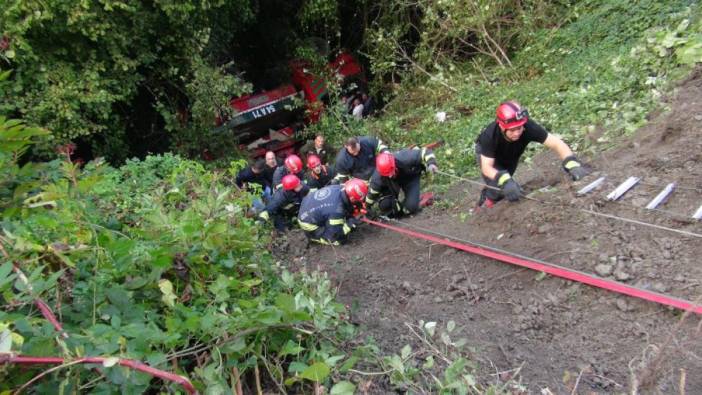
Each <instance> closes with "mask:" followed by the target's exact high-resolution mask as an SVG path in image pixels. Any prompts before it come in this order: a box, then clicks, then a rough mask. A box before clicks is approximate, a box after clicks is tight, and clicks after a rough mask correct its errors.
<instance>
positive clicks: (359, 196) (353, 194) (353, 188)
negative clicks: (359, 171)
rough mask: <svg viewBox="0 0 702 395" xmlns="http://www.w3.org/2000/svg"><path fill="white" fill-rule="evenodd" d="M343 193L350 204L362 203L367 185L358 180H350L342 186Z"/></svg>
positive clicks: (366, 192)
mask: <svg viewBox="0 0 702 395" xmlns="http://www.w3.org/2000/svg"><path fill="white" fill-rule="evenodd" d="M344 192H346V196H348V197H349V200H350V201H351V203H357V202H362V201H363V199H365V198H366V195H367V194H368V185H366V182H365V181H363V180H361V179H360V178H352V179H350V180H348V181H346V184H344Z"/></svg>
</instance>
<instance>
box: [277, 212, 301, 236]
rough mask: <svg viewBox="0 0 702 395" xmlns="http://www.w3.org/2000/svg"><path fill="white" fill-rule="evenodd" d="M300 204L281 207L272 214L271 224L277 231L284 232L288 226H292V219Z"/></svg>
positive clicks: (295, 215)
mask: <svg viewBox="0 0 702 395" xmlns="http://www.w3.org/2000/svg"><path fill="white" fill-rule="evenodd" d="M299 209H300V206H295V207H292V208H290V209H283V210H281V211H280V212H279V213H277V214H274V215H272V217H273V218H272V219H273V226H274V227H275V229H276V230H278V231H279V232H285V231H286V230H288V229H289V228H292V223H293V221H292V219H293V218H295V217H297V212H298V210H299Z"/></svg>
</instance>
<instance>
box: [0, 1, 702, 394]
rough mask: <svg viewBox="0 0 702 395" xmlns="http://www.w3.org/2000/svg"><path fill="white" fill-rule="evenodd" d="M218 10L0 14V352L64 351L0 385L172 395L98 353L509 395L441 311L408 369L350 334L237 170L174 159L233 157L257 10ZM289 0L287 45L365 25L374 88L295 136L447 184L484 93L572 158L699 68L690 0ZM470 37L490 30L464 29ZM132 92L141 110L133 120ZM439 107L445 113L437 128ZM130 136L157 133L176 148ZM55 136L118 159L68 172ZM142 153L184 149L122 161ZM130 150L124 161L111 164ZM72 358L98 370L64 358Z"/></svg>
mask: <svg viewBox="0 0 702 395" xmlns="http://www.w3.org/2000/svg"><path fill="white" fill-rule="evenodd" d="M64 3H65V4H64ZM73 3H75V4H73ZM215 3H216V4H210V3H209V2H204V3H200V2H180V3H179V5H176V4H171V3H168V2H166V3H163V2H157V3H156V4H155V5H154V4H151V3H149V4H148V5H147V4H146V3H142V2H138V1H129V2H109V1H108V2H94V3H90V2H88V3H86V2H62V3H61V5H57V4H55V3H54V2H48V4H44V5H43V6H40V5H37V4H34V2H23V1H9V2H7V4H6V6H5V7H4V9H3V11H2V13H1V14H0V15H2V16H3V18H2V21H1V22H0V28H1V29H3V35H4V36H3V37H4V38H3V41H2V43H4V44H2V46H0V65H1V66H2V70H3V72H2V74H1V75H0V97H2V103H0V166H1V167H0V169H1V170H0V207H1V209H2V232H1V234H0V247H1V248H0V254H1V260H0V295H1V296H0V300H1V301H2V306H3V307H2V309H1V311H0V358H9V357H12V356H16V355H20V354H21V355H24V356H35V357H61V358H64V361H65V363H63V364H60V365H58V368H56V369H54V370H51V371H49V370H48V369H49V367H48V366H43V365H32V366H29V367H27V366H19V365H12V364H10V365H6V366H4V367H3V369H2V371H0V391H10V390H16V389H18V388H22V386H24V385H26V386H29V389H28V392H30V391H34V392H35V393H50V392H51V393H53V392H56V391H57V389H58V390H60V391H61V392H62V393H85V392H95V393H115V392H122V393H143V392H159V391H161V392H177V391H180V392H182V391H183V389H182V388H181V387H180V386H179V385H178V384H176V383H171V382H166V381H161V380H157V379H154V378H153V377H152V376H150V375H148V374H145V373H139V372H135V371H133V370H130V369H128V368H126V367H122V366H119V365H117V364H116V362H117V361H116V360H114V359H109V358H113V357H114V358H125V359H132V360H138V361H141V362H144V363H146V364H148V365H150V366H153V367H155V368H158V369H161V370H164V371H169V372H173V373H177V374H181V375H183V376H187V377H188V378H189V379H190V380H191V381H192V382H193V383H194V385H195V387H196V388H197V389H198V390H200V391H202V392H203V393H212V394H218V393H232V391H235V389H236V387H237V385H241V386H243V387H244V388H245V392H246V393H254V392H255V391H259V392H260V391H262V390H261V387H262V388H263V389H265V390H269V391H273V392H276V391H277V392H280V393H284V392H291V393H295V392H299V393H312V392H313V391H314V392H315V393H325V391H328V392H329V393H332V394H351V393H354V391H365V390H364V387H363V386H364V383H366V378H367V377H369V376H371V377H376V376H378V377H382V379H383V380H385V381H386V382H387V383H389V384H388V385H389V386H391V387H392V388H395V389H397V390H400V391H407V390H409V391H414V392H419V393H421V392H432V393H447V394H448V393H469V392H472V393H486V392H490V391H493V392H492V393H500V392H507V391H518V390H519V389H520V388H521V387H520V386H519V385H518V383H514V382H510V381H509V380H505V382H504V383H499V385H497V384H495V383H494V382H490V383H487V382H481V381H480V380H478V379H477V378H476V377H475V376H474V372H475V366H474V364H473V362H471V361H469V360H468V359H467V358H466V355H465V354H464V353H463V352H462V351H461V348H462V347H464V346H466V345H465V344H462V342H460V341H456V342H450V341H448V342H447V341H446V340H445V339H448V338H449V336H450V334H451V331H452V330H453V327H455V324H452V323H451V322H449V323H448V324H447V325H445V326H443V327H441V328H437V324H436V323H434V322H429V323H422V325H421V327H420V328H418V329H417V330H418V331H421V333H422V337H423V339H424V340H425V341H426V342H427V344H432V345H433V344H434V342H435V343H436V345H434V346H431V347H428V349H429V350H430V351H427V352H428V354H427V355H428V356H427V357H426V358H425V363H424V364H422V365H418V366H415V365H411V364H409V363H408V362H407V361H408V360H410V359H412V358H409V357H410V356H411V354H412V353H413V352H414V351H413V350H411V349H406V348H405V349H402V350H381V349H379V348H378V347H377V346H375V345H374V343H373V341H372V339H359V338H358V337H357V335H356V328H355V327H354V326H353V325H352V324H351V323H349V322H348V321H347V320H346V318H347V316H348V311H347V307H346V306H343V305H341V304H339V303H337V302H336V301H335V288H334V286H333V284H332V282H331V281H330V279H329V278H327V275H326V274H325V273H320V272H297V273H291V272H290V271H289V270H287V267H288V263H287V262H279V261H276V260H275V259H274V258H273V257H272V255H271V253H270V250H271V244H272V243H274V242H275V240H273V239H271V237H270V236H269V231H270V229H268V228H266V227H262V226H259V225H256V224H255V223H254V222H253V220H252V219H250V218H246V217H245V215H244V213H245V212H246V208H247V207H248V206H250V204H251V202H252V199H253V198H254V196H253V195H252V194H250V193H248V192H245V191H242V190H239V189H237V188H236V187H235V186H234V185H233V183H232V178H233V176H234V175H235V173H236V171H237V170H239V169H241V168H242V167H243V166H244V165H245V164H244V162H243V161H235V160H232V161H231V162H230V160H229V159H231V158H226V159H222V160H221V161H219V162H218V163H217V165H222V164H223V163H224V165H222V166H219V168H218V169H217V170H212V169H211V168H209V167H206V166H205V165H203V164H201V163H198V162H196V161H193V160H190V159H187V158H186V157H185V155H187V154H189V153H197V152H200V150H201V149H203V148H207V147H215V148H216V149H217V150H218V152H225V151H226V150H227V149H230V145H226V144H223V143H221V142H220V141H219V140H217V139H213V138H210V136H209V135H208V134H207V133H206V132H204V130H207V128H208V126H205V125H209V122H210V118H209V117H210V116H211V115H212V114H214V113H215V111H216V110H222V109H223V108H224V107H223V106H226V101H227V100H228V98H229V97H230V96H234V95H237V94H240V93H242V92H246V91H249V90H250V89H251V86H250V85H248V83H247V82H246V81H245V76H244V77H243V78H242V77H241V75H240V74H237V73H236V72H231V71H228V70H230V69H228V68H227V66H226V65H227V64H228V63H227V62H225V61H223V59H225V60H226V59H227V56H225V55H226V53H227V46H226V45H225V42H226V43H230V42H231V41H232V40H235V38H234V36H235V33H236V32H238V31H240V30H246V29H247V28H249V27H251V26H253V25H255V24H256V18H263V16H262V15H263V14H262V13H261V10H258V9H256V8H255V7H254V6H252V5H251V4H249V3H247V2H244V1H239V2H221V3H218V2H215ZM302 3H303V4H302V6H301V7H302V8H301V9H302V11H300V12H299V13H298V14H296V18H299V23H298V25H296V26H297V27H296V29H298V30H297V31H296V39H298V38H301V37H303V35H304V33H305V32H307V33H309V34H310V35H312V34H318V33H320V32H322V33H324V34H323V35H326V37H336V33H337V32H340V31H341V30H343V29H342V27H343V26H342V25H343V21H340V19H339V17H338V15H339V14H340V13H341V12H342V10H343V9H344V8H345V7H349V6H364V7H365V8H363V7H361V8H363V9H364V12H366V13H367V16H369V17H375V19H373V20H374V22H373V23H368V24H367V26H365V27H366V29H367V30H366V36H365V39H364V41H363V42H362V43H361V44H359V47H360V48H361V49H362V51H363V52H364V53H365V54H366V55H367V57H368V62H369V64H370V65H371V70H372V71H373V73H374V77H375V79H374V80H373V81H372V83H371V86H372V87H374V89H375V91H376V92H377V93H378V94H383V95H384V96H385V97H386V98H387V102H388V103H387V106H386V107H385V108H384V110H383V111H382V113H381V114H380V115H379V116H378V117H376V118H374V119H371V120H366V121H363V122H356V121H353V120H347V119H346V118H345V116H344V115H342V114H340V111H338V110H337V109H335V107H331V108H330V109H329V110H328V111H327V112H325V115H324V116H323V119H322V121H321V122H320V123H318V124H316V125H314V126H312V127H310V128H309V129H308V132H309V133H316V132H323V133H325V134H327V135H328V136H329V137H330V139H331V140H332V141H335V142H337V143H338V142H340V141H341V139H342V138H343V137H346V136H348V135H350V134H356V135H361V134H366V133H367V134H374V135H379V136H382V137H383V138H384V140H387V141H389V142H390V144H391V146H393V147H401V146H407V145H410V144H414V143H429V142H431V141H434V140H438V139H443V140H444V141H445V142H446V145H445V147H444V149H440V150H438V152H437V154H438V155H437V156H438V160H439V164H440V166H441V167H442V168H443V169H446V170H447V171H451V172H455V173H457V174H474V172H475V170H474V166H473V163H474V159H473V154H472V142H473V140H474V139H475V137H476V135H477V134H478V133H479V132H480V129H481V128H482V127H483V126H484V125H485V124H486V123H488V122H489V121H490V120H491V119H492V118H493V111H494V108H495V106H496V104H498V103H499V102H500V101H501V100H504V99H508V98H514V99H517V100H519V101H521V102H522V103H523V104H525V105H526V106H527V107H529V108H530V111H531V114H532V115H533V117H534V118H535V119H537V120H539V122H542V123H543V124H544V125H545V126H547V127H548V128H549V129H550V130H552V131H554V132H555V133H558V134H560V135H562V136H564V137H565V139H566V140H567V141H569V142H570V143H572V144H573V146H574V147H575V149H576V151H578V152H579V153H581V154H583V155H587V154H589V153H592V152H594V151H595V150H600V149H602V148H604V147H606V146H608V145H611V144H614V143H616V141H617V139H618V138H619V137H620V136H622V135H626V134H628V133H631V132H633V131H634V130H636V129H637V128H638V127H639V126H641V125H642V124H643V123H645V122H646V115H647V114H648V113H649V112H650V111H651V110H652V109H655V108H657V107H656V106H657V105H658V104H659V99H660V98H661V96H662V95H665V94H666V93H667V92H668V91H669V90H670V88H671V87H672V86H673V85H672V83H673V82H675V81H677V80H678V79H680V78H681V77H683V76H685V75H686V74H687V73H689V71H690V70H691V67H693V66H694V65H695V64H696V63H698V62H701V61H702V34H701V33H700V31H702V21H701V20H700V15H699V9H698V5H697V3H696V2H692V1H682V0H674V1H666V2H660V1H654V0H644V1H638V2H633V3H634V4H631V3H632V2H628V1H622V0H606V1H583V2H576V4H570V3H569V2H557V4H555V5H550V6H548V7H547V6H546V5H545V4H544V3H543V2H539V1H533V2H524V4H523V6H522V8H518V7H516V5H515V4H517V3H521V2H512V1H506V0H505V1H501V2H498V3H504V4H503V5H505V7H503V8H499V9H498V11H495V8H490V7H491V5H490V4H492V3H493V2H489V1H486V2H483V1H468V0H464V1H439V2H436V4H431V5H426V6H424V5H419V4H415V5H412V6H407V5H406V4H404V3H401V2H397V3H396V2H388V3H387V4H384V5H373V4H374V3H372V2H364V1H357V2H342V1H341V0H339V1H329V0H327V1H321V0H314V1H307V2H302ZM508 6H509V7H508ZM42 7H44V8H42ZM406 7H410V8H411V9H407V8H406ZM412 7H413V8H412ZM524 7H526V8H524ZM479 10H482V11H481V12H477V11H479ZM470 12H473V13H472V14H471V13H470ZM493 12H498V13H499V15H497V16H499V18H496V15H495V14H494V13H493ZM334 15H337V17H332V16H334ZM476 15H477V16H481V18H482V19H481V18H478V17H477V16H476ZM515 15H517V16H518V18H516V17H515ZM393 16H395V17H393ZM403 16H407V18H404V17H403ZM489 20H499V21H507V22H509V23H505V24H504V25H500V24H499V23H497V24H486V21H489ZM108 22H109V23H108ZM456 24H457V25H456ZM230 25H233V26H234V27H236V29H235V28H232V29H229V30H228V29H227V27H229V26H230ZM447 26H453V29H446V27H447ZM127 27H129V29H127ZM482 28H484V29H482ZM325 29H326V30H325ZM487 29H502V30H487ZM481 31H486V32H491V33H492V35H491V36H490V37H489V39H488V37H483V38H482V39H480V37H481V36H480V32H481ZM498 32H501V33H499V34H498ZM218 40H220V41H218ZM490 40H493V41H490ZM493 42H494V43H493ZM296 43H297V41H296ZM481 43H482V44H481ZM337 44H340V43H338V42H337ZM291 46H294V45H292V44H291ZM298 49H299V48H298ZM300 53H303V54H304V53H306V52H305V51H303V50H300ZM229 66H231V65H229ZM186 81H187V82H186ZM144 95H145V96H148V97H149V99H144V97H145V96H144ZM140 98H141V99H144V100H146V101H147V102H149V105H150V106H153V109H154V111H149V112H148V115H149V116H150V117H152V118H149V119H147V120H144V119H142V118H140V117H141V116H144V115H145V114H144V113H143V112H139V111H136V109H138V108H139V105H140V103H142V102H141V101H140V100H141V99H140ZM154 98H156V99H154ZM152 99H153V100H152ZM223 103H225V104H224V105H223ZM179 109H184V110H183V111H182V112H181V113H179ZM440 111H443V112H446V113H447V120H446V121H445V122H438V121H437V120H436V117H435V114H436V113H437V112H440ZM177 114H181V115H180V116H178V115H177ZM183 114H189V115H183ZM188 117H190V118H189V120H188ZM138 121H143V122H144V123H145V124H147V127H137V124H138ZM142 126H143V125H142ZM143 130H152V131H153V130H159V131H160V132H163V131H164V130H166V131H168V133H171V134H166V135H167V136H169V137H168V138H165V140H168V141H169V142H170V143H171V145H170V146H169V145H168V143H167V142H163V141H165V140H161V138H162V137H163V136H161V135H160V134H159V136H161V137H158V136H151V135H149V136H147V135H144V134H139V132H138V131H143ZM160 132H159V133H160ZM157 134H158V133H157ZM74 140H77V141H79V143H81V144H87V145H89V146H91V147H93V150H94V153H95V154H96V156H98V155H107V156H108V158H109V159H110V160H111V162H112V163H113V164H108V163H107V162H106V161H105V160H104V159H96V160H94V161H91V162H89V163H87V164H85V165H84V166H82V165H81V164H80V163H76V162H74V161H73V160H72V159H75V150H76V146H75V145H74V144H72V143H71V142H72V141H74ZM147 140H148V141H151V142H153V141H161V142H163V147H164V149H163V150H164V151H166V150H167V147H171V148H172V149H173V150H174V151H178V152H180V153H182V154H183V156H179V155H176V154H173V153H163V154H161V155H146V152H141V153H136V152H135V151H134V150H131V149H129V148H127V147H128V146H132V147H133V146H138V145H139V144H140V142H143V141H147ZM135 141H136V142H135ZM229 143H230V144H231V142H229ZM135 154H144V155H141V156H142V157H143V159H132V160H127V159H126V158H127V157H131V156H133V155H135ZM44 159H45V160H44ZM210 167H212V166H210ZM38 300H43V301H44V302H46V305H48V306H49V307H50V309H51V310H53V312H54V313H55V314H56V316H57V317H58V321H59V322H60V323H61V326H62V329H63V331H65V333H66V336H61V335H59V332H57V327H56V325H55V324H52V323H51V322H50V321H49V320H48V319H47V315H46V312H45V311H42V309H41V307H40V306H41V304H40V303H38V302H37V301H38ZM444 336H445V337H444ZM442 342H443V343H442ZM468 346H469V345H468ZM432 347H433V348H432ZM434 350H436V351H434ZM439 350H440V351H439ZM86 356H101V357H107V358H108V360H107V361H105V363H104V364H103V366H99V365H85V366H81V365H78V364H74V363H71V361H76V360H77V359H79V358H82V357H86ZM0 360H2V359H0ZM420 372H425V373H427V374H419V373H420ZM33 378H36V379H37V380H36V381H33Z"/></svg>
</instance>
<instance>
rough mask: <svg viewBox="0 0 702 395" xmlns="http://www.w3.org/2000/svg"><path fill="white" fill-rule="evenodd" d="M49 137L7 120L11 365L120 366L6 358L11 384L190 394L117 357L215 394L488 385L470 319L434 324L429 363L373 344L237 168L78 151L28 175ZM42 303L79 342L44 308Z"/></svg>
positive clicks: (4, 346) (6, 338)
mask: <svg viewBox="0 0 702 395" xmlns="http://www.w3.org/2000/svg"><path fill="white" fill-rule="evenodd" d="M45 135H46V132H45V131H44V130H43V129H36V128H29V127H26V126H25V125H24V124H22V123H21V122H18V121H13V120H6V119H4V118H0V138H1V141H2V142H3V144H2V145H0V160H2V169H3V173H2V179H1V180H0V181H1V182H2V184H1V185H0V186H1V189H0V192H1V196H2V201H1V204H2V209H3V211H2V222H1V223H0V225H1V226H2V234H1V235H0V253H1V255H0V295H1V297H0V298H1V300H2V304H3V309H2V311H0V357H2V356H7V355H8V353H9V355H15V354H20V355H23V356H37V357H62V358H64V360H65V361H74V360H76V359H78V358H82V357H88V356H99V357H108V359H107V360H106V363H104V364H103V366H100V367H99V368H92V369H91V368H90V367H83V366H79V365H72V364H71V363H70V362H67V363H66V364H64V365H62V366H60V367H59V368H58V369H57V370H56V371H55V372H54V373H52V374H50V375H47V376H43V375H44V374H45V373H42V371H44V370H46V369H47V368H42V367H41V366H39V367H34V368H29V369H27V368H20V367H18V366H15V365H12V364H10V365H6V366H5V367H3V370H1V371H0V391H1V390H10V389H17V388H18V387H21V386H22V385H26V384H28V383H32V381H31V379H32V378H33V377H35V376H36V377H44V378H43V380H41V381H38V382H37V383H35V384H34V385H35V386H34V387H33V388H34V390H35V391H36V392H37V393H47V392H55V391H57V390H58V391H60V392H64V393H65V392H69V393H72V392H80V393H82V392H86V391H92V392H97V393H114V392H116V391H117V390H119V391H121V392H122V393H130V394H131V393H142V392H144V391H149V390H153V389H166V388H168V390H169V391H176V390H178V388H179V387H178V386H177V385H176V384H173V383H167V382H161V381H159V380H154V379H153V377H151V376H149V375H147V374H144V373H138V372H135V371H130V370H129V369H127V368H126V367H122V366H118V365H115V361H117V358H126V359H132V360H137V361H143V362H144V363H147V364H148V365H150V366H152V367H156V368H159V369H162V370H165V371H174V372H176V373H180V374H183V375H185V376H188V377H190V379H191V380H193V383H194V384H195V386H196V388H198V389H199V390H201V391H204V392H205V393H211V394H219V393H232V391H233V390H234V388H235V387H236V386H237V384H236V383H237V377H240V378H241V381H242V382H243V386H244V387H245V388H247V390H246V392H247V393H248V392H253V391H254V388H256V387H258V386H263V387H265V388H275V390H277V391H279V392H281V393H287V392H298V391H299V392H309V391H311V388H310V387H312V386H313V385H317V386H319V385H323V384H328V386H327V388H329V389H330V391H331V393H332V394H351V393H353V392H354V390H355V388H356V385H357V384H356V383H359V382H361V379H360V377H361V376H359V375H363V374H365V373H364V372H360V371H357V370H354V369H353V368H354V366H355V365H360V366H364V367H367V368H371V369H377V370H379V372H378V373H370V374H371V375H374V376H383V375H387V377H388V380H390V381H391V382H392V383H393V385H397V386H398V387H400V388H404V387H406V388H415V389H417V390H418V391H420V392H424V391H429V390H432V389H433V390H436V391H443V392H445V393H448V392H449V391H452V390H454V389H458V390H460V392H462V393H466V392H467V391H468V390H469V389H470V390H472V391H474V392H481V391H482V390H481V387H480V385H479V384H478V383H476V380H475V378H474V377H473V376H472V373H471V372H472V370H473V369H474V366H473V365H472V364H469V363H468V359H467V358H466V356H465V354H464V353H462V352H461V351H460V347H462V346H463V345H464V344H465V341H456V342H455V343H454V341H452V340H451V339H450V337H449V335H448V333H449V332H450V331H451V330H453V327H454V326H455V325H454V326H450V325H449V326H447V327H446V330H444V331H441V332H440V331H438V330H437V329H436V323H421V326H419V327H418V329H417V332H416V333H417V335H418V336H422V337H423V341H424V342H425V343H426V344H431V343H430V342H431V341H432V340H433V339H434V338H436V339H438V338H441V340H442V341H443V342H444V343H443V345H442V346H438V347H437V346H432V349H431V351H422V353H420V355H425V357H424V359H418V358H417V357H416V355H415V354H411V353H410V351H408V350H409V348H406V349H403V351H402V353H401V354H399V355H390V356H387V357H382V356H381V354H380V352H379V350H378V349H377V348H375V347H374V346H373V345H372V342H366V343H365V344H364V343H362V342H359V339H357V338H356V337H355V328H354V326H353V325H351V324H350V323H348V322H347V321H346V316H347V314H348V312H347V311H346V308H345V307H344V306H343V305H341V304H339V303H338V302H336V301H335V292H334V288H333V287H332V283H331V281H330V280H329V279H328V278H327V276H326V274H324V273H318V272H311V273H308V272H306V271H304V270H302V271H299V272H297V273H291V272H289V271H288V270H287V269H286V265H285V264H284V263H282V262H276V261H274V259H273V257H272V255H271V254H270V252H269V250H270V248H269V243H271V240H270V238H269V237H268V236H267V235H266V232H267V231H266V229H265V228H262V227H261V226H260V225H256V224H254V222H253V220H252V219H249V218H246V217H245V216H244V212H245V209H246V207H248V206H249V205H250V204H251V199H252V198H253V195H251V194H249V193H247V192H245V191H242V190H239V189H237V188H236V187H232V186H231V176H232V175H233V173H229V172H211V171H207V170H205V169H204V168H203V167H202V166H201V165H200V164H198V163H196V162H193V161H188V160H183V159H181V158H179V157H178V156H173V155H171V154H166V155H161V156H149V157H147V158H146V159H145V160H143V161H140V160H131V161H128V162H127V163H126V164H125V165H124V166H122V167H121V168H118V169H117V168H113V167H111V166H109V165H107V164H105V163H104V162H103V161H94V162H90V163H88V164H87V165H85V167H84V168H81V167H79V166H78V165H76V164H74V163H73V162H71V160H70V159H71V155H72V153H73V149H74V146H73V145H70V144H69V145H64V146H61V147H60V148H59V154H60V158H59V159H56V160H54V161H51V162H46V163H40V164H35V163H27V164H24V165H22V166H20V165H19V164H18V162H17V158H18V157H19V155H18V154H19V153H21V152H22V151H23V150H26V149H27V148H28V146H29V145H31V144H32V143H34V142H36V141H37V139H40V138H44V137H45ZM242 164H243V163H233V164H232V168H231V170H232V171H236V170H237V169H238V168H241V166H242ZM25 275H26V277H24V276H25ZM40 299H42V300H44V301H46V302H47V305H48V306H50V308H51V309H53V310H54V312H55V313H56V315H57V316H58V318H59V321H60V322H61V323H62V326H63V330H64V331H65V332H66V333H67V335H68V336H67V337H65V338H64V337H61V336H59V335H58V333H57V331H56V329H55V328H54V327H53V326H52V325H51V323H50V321H48V320H47V318H46V317H45V316H43V315H42V314H41V312H40V310H37V309H36V306H35V304H36V301H37V300H40ZM420 334H421V335H420ZM447 339H448V340H447ZM438 353H441V354H438ZM444 354H445V355H444ZM439 357H440V358H441V360H440V361H437V362H436V363H435V362H434V359H439ZM110 361H111V362H110ZM108 362H109V363H108ZM422 364H423V365H422ZM420 365H421V366H424V368H422V369H420V368H419V366H420ZM431 369H433V370H431ZM445 369H448V370H446V372H444V370H445ZM432 371H436V372H438V373H435V374H441V373H442V372H444V373H443V376H442V378H441V379H437V380H434V379H433V378H432V377H433V376H432V374H430V372H432ZM50 372H51V371H48V370H46V373H50ZM381 372H382V373H381ZM261 382H263V384H260V383H261ZM256 390H258V389H256Z"/></svg>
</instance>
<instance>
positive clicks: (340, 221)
mask: <svg viewBox="0 0 702 395" xmlns="http://www.w3.org/2000/svg"><path fill="white" fill-rule="evenodd" d="M345 223H346V220H345V219H343V218H334V219H330V220H329V225H343V224H345Z"/></svg>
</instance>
